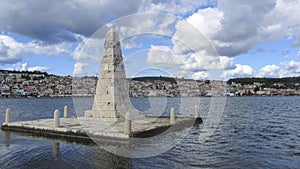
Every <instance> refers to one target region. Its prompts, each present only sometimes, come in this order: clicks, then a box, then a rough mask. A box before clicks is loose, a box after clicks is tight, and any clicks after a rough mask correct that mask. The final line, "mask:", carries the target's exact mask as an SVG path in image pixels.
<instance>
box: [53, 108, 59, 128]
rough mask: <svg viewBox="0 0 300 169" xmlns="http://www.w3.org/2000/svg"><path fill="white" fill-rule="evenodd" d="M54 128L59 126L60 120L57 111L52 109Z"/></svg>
mask: <svg viewBox="0 0 300 169" xmlns="http://www.w3.org/2000/svg"><path fill="white" fill-rule="evenodd" d="M53 126H54V128H58V127H59V126H60V121H59V111H58V110H55V111H54V125H53Z"/></svg>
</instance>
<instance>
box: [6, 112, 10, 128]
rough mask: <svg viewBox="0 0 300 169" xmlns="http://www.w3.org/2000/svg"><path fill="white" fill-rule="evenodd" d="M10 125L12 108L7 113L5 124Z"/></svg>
mask: <svg viewBox="0 0 300 169" xmlns="http://www.w3.org/2000/svg"><path fill="white" fill-rule="evenodd" d="M8 123H10V108H7V109H6V113H5V124H8Z"/></svg>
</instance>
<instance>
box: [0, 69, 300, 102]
mask: <svg viewBox="0 0 300 169" xmlns="http://www.w3.org/2000/svg"><path fill="white" fill-rule="evenodd" d="M127 80H128V86H129V95H130V96H131V97H200V96H205V97H210V96H292V95H300V90H299V88H300V82H295V83H293V85H286V84H284V83H273V84H272V85H266V84H265V83H261V82H253V83H252V84H243V83H237V82H230V83H229V82H225V81H215V80H211V81H209V80H191V79H183V78H167V77H148V78H147V77H144V78H128V79H127ZM96 84H97V77H92V76H91V77H87V76H85V77H72V76H57V75H49V74H47V73H45V72H39V71H35V72H28V71H8V70H1V71H0V97H1V98H20V97H71V96H93V95H94V94H95V91H96Z"/></svg>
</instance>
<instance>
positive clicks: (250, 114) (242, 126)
mask: <svg viewBox="0 0 300 169" xmlns="http://www.w3.org/2000/svg"><path fill="white" fill-rule="evenodd" d="M74 102H75V108H74V106H73V100H72V99H70V98H63V99H1V100H0V111H1V113H0V121H1V122H2V121H3V119H4V115H5V109H6V108H7V107H11V108H12V121H21V120H33V119H40V118H52V117H53V111H54V109H59V110H60V111H63V106H65V105H68V106H69V107H70V113H71V116H76V113H75V110H76V111H77V112H82V110H81V109H86V108H87V109H88V108H90V107H91V104H92V98H81V100H74ZM164 102H165V104H166V107H163V112H164V113H163V114H164V115H167V114H168V110H169V108H170V107H175V108H176V109H179V107H180V105H182V104H183V102H184V105H190V106H191V107H193V105H194V104H195V103H197V102H199V106H200V111H201V114H202V116H203V118H204V120H205V117H206V115H207V113H206V112H207V111H208V109H209V103H210V98H200V99H196V98H184V99H183V100H180V99H176V98H172V99H167V100H166V99H160V98H155V99H153V100H150V101H149V100H148V99H132V103H133V105H134V106H135V107H136V108H137V109H139V110H140V111H144V112H145V113H146V112H147V111H149V110H151V107H152V108H155V106H154V105H158V104H160V103H164ZM299 103H300V97H233V98H227V99H226V106H225V110H224V113H223V115H222V119H221V121H220V123H219V126H218V127H217V129H216V130H215V132H214V133H213V135H212V136H211V137H209V139H207V140H206V141H205V142H200V141H199V136H200V135H201V128H202V127H203V126H199V127H198V128H197V127H196V128H192V129H191V130H189V134H188V135H187V136H185V137H184V139H183V140H181V142H180V143H179V144H177V145H176V146H175V147H173V148H172V149H171V150H169V151H167V152H165V153H163V154H160V155H158V156H155V157H150V158H141V159H130V158H125V157H120V156H117V155H113V154H111V153H109V152H106V151H104V150H102V149H101V148H99V147H98V146H97V145H95V144H92V143H86V144H82V143H72V142H67V141H63V140H55V139H46V138H41V137H33V136H30V135H27V134H21V133H14V132H4V131H0V168H64V169H67V168H299V166H300V104H299ZM80 104H82V105H80ZM151 104H152V106H151ZM176 106H177V107H176ZM192 112H193V108H191V109H190V112H184V113H185V114H192ZM79 114H80V113H79ZM179 134H180V132H179Z"/></svg>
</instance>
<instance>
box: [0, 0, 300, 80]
mask: <svg viewBox="0 0 300 169" xmlns="http://www.w3.org/2000/svg"><path fill="white" fill-rule="evenodd" d="M0 9H1V10H0V69H10V70H29V71H33V70H40V71H47V72H49V73H53V74H59V75H89V74H95V73H96V74H97V69H98V68H97V64H98V63H99V58H101V53H102V49H103V46H102V45H103V38H104V37H105V33H106V31H107V30H108V29H109V28H110V27H113V28H114V29H115V30H116V31H117V32H118V33H119V34H120V39H121V45H122V49H123V55H124V58H125V65H126V71H127V76H129V77H131V76H142V75H172V76H177V77H185V78H194V79H209V78H213V77H215V76H213V75H212V74H213V73H214V71H220V72H221V73H219V74H218V76H219V77H222V78H225V79H228V78H233V77H254V76H256V77H286V76H299V75H300V17H299V16H300V1H299V0H264V1H261V0H252V1H246V0H245V1H241V0H219V1H217V0H208V1H205V0H197V1H195V0H173V1H166V0H127V1H123V0H26V1H24V0H0ZM101 46H102V47H101ZM91 51H93V52H91ZM95 51H96V52H95ZM95 63H96V64H95Z"/></svg>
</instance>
